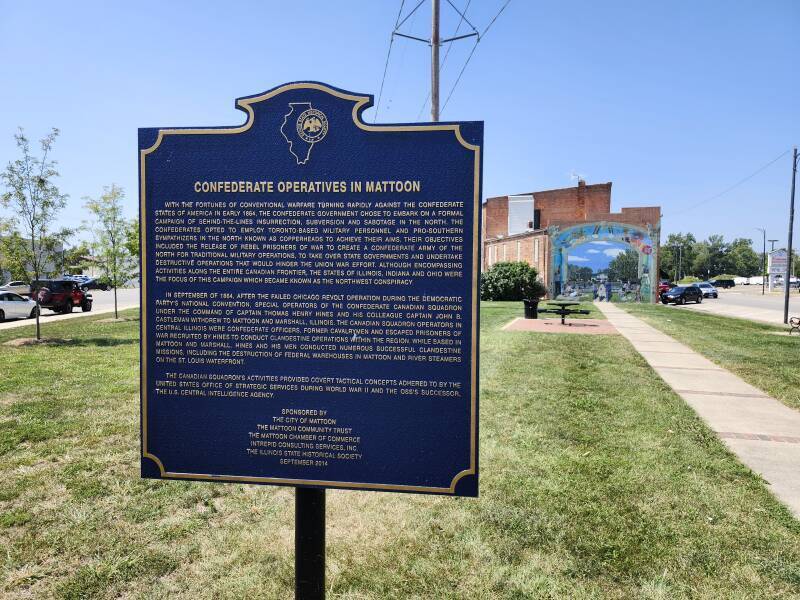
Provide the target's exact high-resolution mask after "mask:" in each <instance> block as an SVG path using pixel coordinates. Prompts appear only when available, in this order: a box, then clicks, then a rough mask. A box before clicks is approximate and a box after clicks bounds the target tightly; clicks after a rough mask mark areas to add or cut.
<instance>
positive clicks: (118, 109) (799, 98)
mask: <svg viewBox="0 0 800 600" xmlns="http://www.w3.org/2000/svg"><path fill="white" fill-rule="evenodd" d="M454 2H455V3H456V5H458V6H462V7H463V6H465V5H466V4H467V0H454ZM503 2H504V0H475V1H473V2H470V5H469V10H468V13H467V16H468V18H469V19H470V20H471V21H472V22H473V23H475V25H476V26H477V27H478V28H479V29H481V30H482V29H483V28H484V27H485V26H486V25H487V23H488V22H489V21H490V19H491V18H492V16H494V14H495V13H496V11H497V10H498V8H499V7H500V6H501V5H502V4H503ZM415 4H416V2H413V1H409V2H406V5H407V6H406V12H407V11H408V9H409V7H412V6H413V5H415ZM399 5H400V2H394V1H391V2H390V1H388V0H386V1H383V0H382V1H375V0H372V1H367V0H363V1H356V0H351V1H349V2H323V1H321V0H320V1H316V2H312V1H294V2H285V1H281V2H277V1H275V2H245V1H242V2H238V3H235V4H232V3H220V2H216V3H212V2H188V1H172V2H148V1H141V2H137V3H107V2H79V3H65V2H54V1H47V0H41V1H39V2H15V1H12V0H0V14H2V19H0V56H2V60H0V81H2V82H3V85H2V88H0V89H2V93H0V163H2V164H5V163H6V162H8V160H10V159H11V158H13V157H14V156H15V149H14V147H13V139H12V135H13V133H14V131H15V129H16V127H17V126H18V125H22V126H24V127H25V128H26V130H27V132H28V134H29V135H30V136H32V137H35V138H36V137H39V136H41V135H43V134H44V133H46V131H47V129H48V128H49V127H50V126H51V125H54V126H57V127H59V128H60V129H61V131H62V135H61V137H60V139H59V141H58V143H57V145H56V157H57V158H58V160H59V161H60V168H61V172H62V178H61V187H62V189H63V191H65V192H67V193H69V194H70V197H71V200H70V206H69V210H68V211H67V212H66V213H65V216H64V222H65V223H67V224H71V225H74V224H77V223H79V222H80V221H81V220H82V219H83V218H85V214H84V212H83V210H82V209H81V205H82V201H81V198H82V197H83V196H86V195H96V194H99V192H100V191H101V189H102V186H103V185H107V184H110V183H112V182H114V183H117V184H119V185H121V186H123V187H124V188H125V189H126V191H127V195H128V206H129V214H130V215H133V214H134V213H135V206H136V203H135V199H136V195H137V182H136V129H137V128H138V127H150V126H210V125H222V124H232V123H239V122H242V120H243V115H242V114H241V113H239V112H238V111H235V110H234V108H233V106H234V105H233V101H234V98H236V97H238V96H245V95H250V94H254V93H257V92H260V91H263V90H265V89H268V88H271V87H274V86H275V85H278V84H281V83H284V82H287V81H293V80H301V79H314V80H321V81H325V82H328V83H331V84H333V85H336V86H338V87H342V88H345V89H350V90H353V91H356V92H365V93H374V94H375V95H376V96H377V94H378V90H379V87H380V82H381V77H382V74H383V68H384V61H385V58H386V49H387V45H388V40H389V32H390V31H391V28H392V26H393V24H394V22H395V18H396V15H397V9H398V7H399ZM442 14H443V25H442V31H443V34H444V35H449V34H451V32H452V31H454V30H455V28H456V24H457V21H458V16H457V15H456V14H455V13H454V12H453V11H452V10H451V9H450V7H449V6H448V5H447V3H446V2H444V1H443V2H442ZM429 22H430V9H429V7H428V6H427V3H426V5H424V6H423V7H422V8H421V9H420V10H419V11H418V13H417V14H416V15H415V16H414V17H412V18H411V19H409V21H408V23H406V26H405V27H404V28H403V31H405V32H407V33H411V34H412V35H420V36H423V37H424V36H426V35H427V31H426V29H427V28H428V27H429ZM799 24H800V3H798V2H796V1H792V0H785V1H779V0H772V1H769V0H768V1H758V2H756V1H751V2H733V3H731V2H722V1H721V0H719V1H711V0H707V1H705V2H692V1H688V0H683V1H675V2H663V3H655V2H631V1H627V2H622V1H613V0H609V1H604V2H596V1H589V0H587V1H565V2H557V3H556V2H530V1H527V0H512V2H511V3H510V4H509V6H508V8H507V9H506V11H505V12H504V13H503V14H502V15H501V16H500V18H499V19H498V20H497V22H496V23H495V24H494V25H493V27H492V29H491V30H490V31H489V32H488V34H487V35H486V36H485V38H484V39H483V40H482V41H481V43H480V44H479V45H478V47H477V49H476V51H475V54H474V56H473V58H472V61H471V62H470V63H469V66H468V68H467V70H466V71H465V73H464V75H463V78H462V80H461V82H460V83H459V85H458V87H457V88H456V90H455V92H454V94H453V96H452V98H451V100H450V102H449V104H448V105H447V106H446V108H445V109H444V111H443V115H442V118H443V119H448V120H458V119H464V120H484V121H485V122H486V149H485V163H484V174H485V185H484V195H485V196H492V195H502V194H507V193H520V192H527V191H531V190H541V189H549V188H558V187H566V186H569V185H571V184H572V183H573V182H572V180H571V177H570V176H571V174H576V173H577V174H580V175H582V176H584V177H585V178H586V180H587V181H588V182H590V183H592V182H605V181H613V182H614V187H613V192H612V203H613V207H614V208H615V209H618V208H619V207H621V206H626V205H627V206H632V205H653V204H658V205H661V206H662V207H663V212H664V223H663V226H664V232H665V234H666V233H669V232H671V231H677V230H682V231H686V230H690V231H693V232H694V233H695V234H697V235H698V236H700V237H705V236H707V235H709V234H712V233H723V234H725V235H726V236H727V237H734V236H735V237H739V236H742V237H754V236H757V235H760V234H757V233H756V232H755V231H754V227H766V228H767V231H768V235H769V237H773V238H778V239H780V240H782V241H785V239H786V233H787V232H786V222H787V218H786V215H787V205H788V195H789V183H790V161H791V159H790V157H789V156H788V155H786V156H784V157H783V158H781V159H780V160H779V161H778V162H776V163H775V164H773V165H772V166H770V167H768V168H767V169H765V170H764V171H763V172H762V173H760V174H759V175H757V176H756V177H754V178H753V179H751V180H750V181H748V182H747V183H745V184H743V185H741V186H739V187H737V188H736V189H734V190H733V191H731V192H730V193H728V194H726V195H724V196H722V197H721V198H718V199H716V200H713V201H710V202H707V203H705V204H702V205H700V206H698V207H696V208H693V207H695V206H696V204H697V203H698V202H702V201H703V200H705V199H707V198H710V197H712V196H714V195H715V194H718V193H719V192H721V191H723V190H725V189H726V188H728V187H730V186H731V185H733V184H735V183H736V182H738V181H739V180H741V179H742V178H744V177H746V176H747V175H749V174H751V173H752V172H754V171H756V170H757V169H759V168H760V167H762V166H763V165H765V164H766V163H768V162H769V161H770V160H772V159H774V158H775V157H777V156H778V155H780V154H781V153H782V152H784V151H786V150H789V149H790V148H791V146H792V145H793V144H797V143H798V142H800V118H798V111H799V110H800V86H799V85H798V77H797V64H798V61H800V36H798V35H797V31H798V25H799ZM464 30H465V29H464V27H463V26H462V31H464ZM471 48H472V42H471V41H464V42H459V43H457V45H454V46H453V49H452V51H451V53H450V55H449V56H448V59H447V62H446V63H445V65H444V69H443V83H442V90H443V91H442V94H443V98H444V97H446V96H447V94H448V92H449V90H450V87H451V86H452V83H453V81H454V79H455V77H456V75H457V74H458V71H459V70H460V68H461V66H462V64H463V63H464V61H465V59H466V56H467V54H468V53H469V51H470V50H471ZM428 69H429V66H428V48H427V47H426V46H425V45H423V44H419V43H417V42H412V41H407V40H397V41H396V42H395V44H394V47H393V51H392V56H391V60H390V63H389V69H388V74H387V78H386V84H385V89H384V94H383V98H382V102H381V104H382V105H381V110H380V114H379V115H378V120H379V121H391V122H399V121H416V120H417V116H418V114H419V113H420V108H421V107H422V106H423V101H424V100H425V97H426V94H427V89H428V88H427V86H428V83H429V70H428ZM422 114H423V117H422V119H423V120H424V119H425V118H427V111H423V113H422ZM367 117H368V118H369V119H373V118H374V109H372V110H371V111H370V112H368V113H367ZM664 237H665V236H664Z"/></svg>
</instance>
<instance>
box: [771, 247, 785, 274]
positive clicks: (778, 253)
mask: <svg viewBox="0 0 800 600" xmlns="http://www.w3.org/2000/svg"><path fill="white" fill-rule="evenodd" d="M769 274H770V275H784V274H786V250H775V251H774V252H770V254H769Z"/></svg>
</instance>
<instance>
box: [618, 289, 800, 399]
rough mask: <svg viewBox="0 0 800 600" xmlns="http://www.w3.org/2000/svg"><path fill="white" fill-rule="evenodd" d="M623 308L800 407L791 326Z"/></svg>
mask: <svg viewBox="0 0 800 600" xmlns="http://www.w3.org/2000/svg"><path fill="white" fill-rule="evenodd" d="M712 302H713V300H712ZM619 306H621V307H622V308H624V309H626V310H627V311H628V312H630V313H631V314H632V315H635V316H637V317H641V318H642V319H643V320H644V321H646V322H647V323H649V324H650V325H652V326H653V327H656V328H658V329H660V330H661V331H663V332H664V333H666V334H668V335H671V336H672V337H674V338H675V339H676V340H678V341H679V342H683V343H684V344H686V345H687V346H689V347H691V348H692V349H693V350H695V351H696V352H699V353H700V354H702V355H703V356H705V357H707V358H708V359H710V360H712V361H714V362H715V363H717V364H718V365H720V366H721V367H725V368H726V369H728V370H730V371H732V372H734V373H736V374H737V375H739V377H741V378H742V379H744V380H745V381H747V382H748V383H750V384H752V385H754V386H756V387H757V388H760V389H762V390H764V391H765V392H767V393H768V394H770V395H771V396H773V397H774V398H776V399H778V400H780V401H781V402H783V403H784V404H786V405H787V406H790V407H792V408H797V409H800V336H798V335H795V336H793V337H789V336H788V335H786V331H787V327H786V326H776V325H767V324H763V323H754V322H753V321H747V320H745V319H734V318H731V317H722V316H718V315H712V314H708V313H703V312H696V311H693V310H686V309H675V308H672V307H668V306H661V305H657V304H624V305H619ZM776 332H782V333H783V335H775V333H776Z"/></svg>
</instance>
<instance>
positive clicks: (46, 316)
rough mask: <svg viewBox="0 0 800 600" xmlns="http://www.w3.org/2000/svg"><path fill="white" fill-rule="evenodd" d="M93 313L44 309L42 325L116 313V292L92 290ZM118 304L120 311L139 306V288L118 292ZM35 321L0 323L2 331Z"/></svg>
mask: <svg viewBox="0 0 800 600" xmlns="http://www.w3.org/2000/svg"><path fill="white" fill-rule="evenodd" d="M91 294H92V311H91V312H88V313H85V312H81V310H80V309H77V310H76V311H75V312H73V313H70V314H58V313H55V312H53V311H51V310H49V309H46V308H45V309H42V317H41V323H42V324H43V325H46V324H47V323H48V322H49V321H63V320H64V319H75V318H78V317H82V316H86V315H96V314H98V313H99V314H103V313H113V312H114V292H113V291H108V292H103V291H101V290H92V291H91ZM117 303H118V307H119V310H123V309H126V308H135V307H137V306H139V288H123V289H119V290H117ZM33 322H34V321H33V319H15V320H9V321H3V322H0V329H11V328H14V327H23V326H25V325H29V324H31V323H33Z"/></svg>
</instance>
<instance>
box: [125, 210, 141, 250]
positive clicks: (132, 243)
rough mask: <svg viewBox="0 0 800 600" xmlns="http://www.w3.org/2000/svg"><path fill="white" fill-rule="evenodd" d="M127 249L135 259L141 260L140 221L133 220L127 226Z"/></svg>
mask: <svg viewBox="0 0 800 600" xmlns="http://www.w3.org/2000/svg"><path fill="white" fill-rule="evenodd" d="M125 248H126V249H127V250H128V254H130V255H131V256H132V257H134V258H139V252H140V250H139V248H140V246H139V219H131V220H130V221H128V224H127V225H126V226H125Z"/></svg>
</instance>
